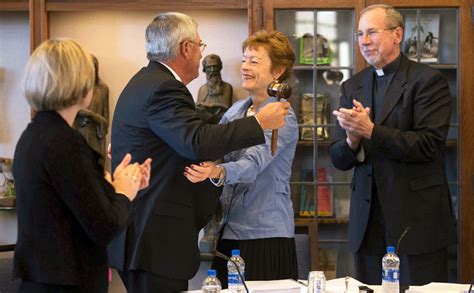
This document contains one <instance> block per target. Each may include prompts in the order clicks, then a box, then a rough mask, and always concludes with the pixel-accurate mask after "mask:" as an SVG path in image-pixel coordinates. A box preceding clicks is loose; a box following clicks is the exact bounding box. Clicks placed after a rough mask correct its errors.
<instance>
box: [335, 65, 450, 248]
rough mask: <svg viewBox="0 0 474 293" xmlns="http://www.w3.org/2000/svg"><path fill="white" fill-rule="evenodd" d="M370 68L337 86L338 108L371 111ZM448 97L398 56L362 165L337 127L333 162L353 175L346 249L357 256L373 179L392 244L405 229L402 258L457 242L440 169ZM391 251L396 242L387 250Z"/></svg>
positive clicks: (439, 82) (420, 68)
mask: <svg viewBox="0 0 474 293" xmlns="http://www.w3.org/2000/svg"><path fill="white" fill-rule="evenodd" d="M373 78H374V74H373V69H372V68H366V69H365V70H363V71H361V72H360V73H358V74H356V75H355V76H354V77H352V78H351V79H349V80H348V81H346V82H345V83H344V84H343V85H342V87H341V104H340V107H343V108H351V107H352V106H353V105H352V100H353V99H357V100H359V101H360V102H362V104H363V105H364V106H365V107H370V108H372V84H373ZM451 103H452V98H451V97H450V93H449V87H448V83H447V81H446V79H445V78H444V77H443V75H442V74H441V73H440V72H439V71H437V70H435V69H433V68H431V67H429V66H427V65H423V64H419V63H416V62H413V61H410V60H408V59H407V58H406V57H405V56H402V57H401V63H400V66H399V68H398V70H397V72H396V73H395V76H394V78H393V82H392V84H391V85H390V87H389V89H388V91H387V94H386V95H385V97H384V101H383V107H382V110H381V113H380V115H377V116H378V120H377V121H375V126H374V129H373V132H372V137H371V139H370V140H368V139H363V141H362V145H363V150H364V155H365V159H364V161H363V162H358V160H357V159H356V153H355V152H353V151H352V150H351V149H350V148H349V146H348V144H347V143H346V141H345V139H346V134H345V131H344V130H343V129H342V128H341V127H340V126H339V124H338V125H337V126H336V134H335V139H334V142H333V143H332V144H331V147H330V152H331V158H332V161H333V163H334V165H335V166H336V168H338V169H340V170H349V169H352V168H354V175H353V179H352V182H351V185H350V186H351V190H352V194H351V204H350V217H349V248H350V250H351V251H353V252H356V251H357V250H358V249H359V247H360V244H361V242H362V240H363V238H364V234H365V229H366V227H367V221H368V218H369V211H370V204H371V199H372V194H373V193H372V177H373V176H375V183H376V186H377V192H378V195H379V199H380V205H381V209H382V212H383V215H384V219H385V223H386V229H387V233H388V234H389V235H390V238H391V239H392V241H395V242H396V240H397V239H398V238H399V237H400V235H401V234H402V233H403V231H404V230H405V228H406V227H411V230H410V231H409V232H408V233H407V235H406V237H405V239H404V240H403V241H402V243H401V245H400V252H401V253H406V254H420V253H426V252H432V251H435V250H437V249H440V248H444V247H447V246H449V245H451V244H454V243H456V241H457V238H456V227H455V226H456V224H455V218H454V216H453V211H452V207H451V201H450V193H449V189H448V182H447V178H446V169H445V155H444V149H445V143H446V136H447V133H448V128H449V122H450V114H451ZM392 244H394V243H392Z"/></svg>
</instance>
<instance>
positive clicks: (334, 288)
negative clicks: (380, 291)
mask: <svg viewBox="0 0 474 293" xmlns="http://www.w3.org/2000/svg"><path fill="white" fill-rule="evenodd" d="M359 286H366V285H365V284H364V283H361V282H359V281H357V280H356V279H353V278H350V277H349V285H348V291H347V292H356V293H359ZM345 289H346V278H338V279H332V280H329V281H326V292H328V293H330V292H331V293H332V292H344V291H345Z"/></svg>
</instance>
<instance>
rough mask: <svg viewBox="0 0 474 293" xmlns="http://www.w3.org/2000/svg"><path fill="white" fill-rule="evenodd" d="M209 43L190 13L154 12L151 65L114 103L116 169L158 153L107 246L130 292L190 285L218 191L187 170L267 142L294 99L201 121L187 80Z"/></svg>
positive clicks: (148, 35)
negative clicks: (127, 219) (223, 119)
mask: <svg viewBox="0 0 474 293" xmlns="http://www.w3.org/2000/svg"><path fill="white" fill-rule="evenodd" d="M205 46H206V45H205V44H204V43H203V41H202V40H201V38H200V36H199V34H198V32H197V23H196V21H195V20H193V19H192V18H191V17H189V16H187V15H185V14H181V13H175V12H170V13H162V14H159V15H158V16H156V17H155V19H154V20H153V21H152V22H151V23H150V24H149V25H148V27H147V29H146V49H147V58H148V59H149V63H148V65H147V66H146V67H143V68H142V69H141V70H140V71H139V72H138V73H136V74H135V76H133V77H132V79H131V80H130V82H129V83H128V84H127V86H126V87H125V89H124V90H123V92H122V93H121V95H120V97H119V99H118V102H117V106H116V108H115V113H114V118H113V122H112V168H113V169H115V167H116V166H117V165H118V163H119V158H122V157H123V156H124V155H125V154H126V153H131V154H132V156H133V159H134V160H136V161H139V162H141V161H143V160H144V158H148V157H151V158H152V159H153V162H152V166H151V178H150V184H149V187H148V188H147V189H145V190H143V191H142V192H141V193H139V194H138V196H137V198H136V200H135V201H134V206H135V216H134V217H133V218H132V221H131V223H130V224H129V226H128V228H127V230H126V231H125V232H124V233H122V234H121V235H120V236H119V237H118V238H116V239H115V240H114V241H113V242H112V244H111V245H110V247H109V260H110V265H111V266H112V267H115V268H117V269H118V270H119V272H120V274H121V277H122V280H123V281H124V283H125V286H126V287H127V290H128V292H140V293H141V292H176V291H183V290H187V287H188V280H189V279H191V278H192V277H193V276H194V274H195V273H196V272H197V270H198V268H199V264H200V253H199V249H198V243H197V240H198V233H199V230H200V229H201V228H202V227H204V226H205V225H206V223H207V222H208V221H209V220H210V219H211V217H212V215H213V213H214V211H215V208H216V207H217V203H218V196H219V194H218V191H217V190H216V189H215V188H214V186H213V185H212V184H211V183H210V182H203V183H200V184H197V185H195V184H192V183H191V182H189V181H188V180H187V179H186V178H185V177H184V175H183V173H184V168H185V167H186V166H190V165H192V164H196V163H199V162H203V161H207V160H216V159H218V158H220V157H222V156H223V155H225V154H226V153H228V152H231V151H234V150H237V149H241V148H246V147H249V146H252V145H257V144H261V143H264V142H265V137H264V133H263V129H277V128H280V127H282V126H283V125H284V117H285V116H286V115H287V114H288V109H289V107H290V105H289V104H288V103H287V102H282V103H280V102H278V103H271V104H269V105H268V106H266V107H264V108H263V109H262V110H261V111H259V112H258V113H257V114H256V115H255V116H252V117H246V118H243V119H240V120H237V121H235V122H231V123H228V124H220V125H209V124H207V123H205V122H204V121H202V120H201V119H200V118H199V117H198V115H197V114H196V111H195V106H194V101H193V98H192V96H191V94H190V93H189V91H188V89H187V88H186V85H187V84H188V83H189V82H191V81H192V80H193V79H195V78H196V77H197V76H198V74H199V73H198V72H199V62H200V59H201V58H202V54H201V53H202V51H203V50H204V48H205ZM216 139H219V143H216ZM269 151H270V150H269Z"/></svg>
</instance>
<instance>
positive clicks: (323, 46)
mask: <svg viewBox="0 0 474 293" xmlns="http://www.w3.org/2000/svg"><path fill="white" fill-rule="evenodd" d="M299 45H300V50H299V51H300V52H299V53H300V54H299V55H300V56H299V57H300V64H314V58H313V50H314V48H313V36H312V35H311V34H305V35H303V36H302V37H301V38H300V39H299ZM316 54H317V57H316V64H318V65H329V64H331V62H332V58H333V55H334V53H333V51H332V50H331V48H330V47H329V42H328V40H327V39H326V38H324V37H323V36H321V35H320V34H318V35H317V39H316Z"/></svg>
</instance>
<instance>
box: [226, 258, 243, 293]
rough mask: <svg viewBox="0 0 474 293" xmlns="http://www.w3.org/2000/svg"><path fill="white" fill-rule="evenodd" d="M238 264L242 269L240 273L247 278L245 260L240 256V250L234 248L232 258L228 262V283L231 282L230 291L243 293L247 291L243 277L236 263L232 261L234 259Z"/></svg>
mask: <svg viewBox="0 0 474 293" xmlns="http://www.w3.org/2000/svg"><path fill="white" fill-rule="evenodd" d="M231 260H232V261H234V263H236V264H237V266H238V267H239V270H240V274H241V275H242V278H244V279H245V262H244V260H243V259H242V257H240V250H238V249H234V250H232V257H231V258H230V260H229V261H228V262H227V272H228V275H227V276H228V279H227V280H228V284H229V292H231V293H243V292H245V287H244V283H243V281H242V279H241V278H240V276H239V272H238V271H237V268H236V267H235V265H234V264H233V263H232V261H231Z"/></svg>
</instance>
